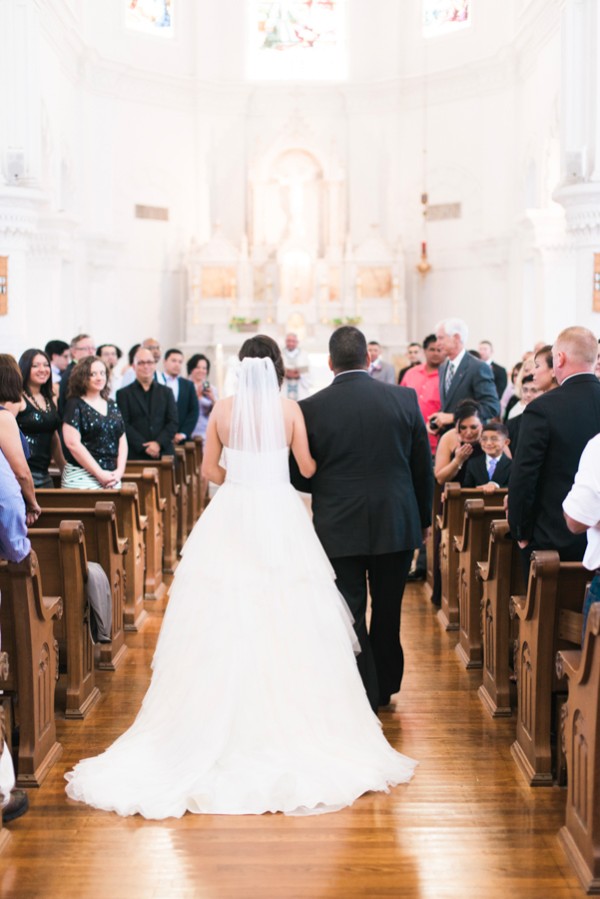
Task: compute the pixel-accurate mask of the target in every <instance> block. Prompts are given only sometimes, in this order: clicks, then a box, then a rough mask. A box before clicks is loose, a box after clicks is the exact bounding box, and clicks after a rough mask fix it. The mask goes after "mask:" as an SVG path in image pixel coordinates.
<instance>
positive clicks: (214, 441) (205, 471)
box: [202, 403, 227, 484]
mask: <svg viewBox="0 0 600 899" xmlns="http://www.w3.org/2000/svg"><path fill="white" fill-rule="evenodd" d="M219 411H220V409H219V404H218V403H217V404H216V405H215V406H214V408H213V410H212V413H211V416H210V418H209V419H208V427H207V429H206V443H205V445H204V453H203V456H202V477H204V478H207V480H209V481H212V483H213V484H222V483H223V481H224V480H225V475H226V474H227V472H226V471H225V469H224V468H223V467H222V466H221V465H219V459H220V458H221V453H222V451H223V444H222V443H221V440H220V438H219V434H218V432H217V418H218V415H219Z"/></svg>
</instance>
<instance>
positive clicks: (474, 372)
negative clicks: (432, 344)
mask: <svg viewBox="0 0 600 899" xmlns="http://www.w3.org/2000/svg"><path fill="white" fill-rule="evenodd" d="M436 336H437V339H438V343H439V344H440V345H441V346H442V347H443V349H444V350H445V351H446V361H445V362H443V363H442V365H440V400H441V403H442V411H441V412H436V413H434V414H433V415H431V416H430V417H429V427H430V428H431V429H432V430H434V431H436V430H439V429H442V428H449V427H452V425H453V424H454V413H455V411H456V407H457V406H458V405H459V403H461V402H462V400H466V399H470V400H474V401H475V402H476V403H477V405H478V406H479V408H480V410H481V419H482V421H489V420H490V419H491V418H495V417H496V416H497V415H499V414H500V401H499V400H498V394H497V392H496V385H495V384H494V376H493V374H492V370H491V368H490V367H489V365H487V363H485V362H482V361H481V360H480V359H475V357H474V356H471V355H470V354H469V353H468V352H467V350H466V343H467V339H468V337H469V329H468V327H467V325H466V323H465V322H464V321H462V319H460V318H447V319H445V320H444V321H442V322H440V323H439V325H438V326H437V328H436Z"/></svg>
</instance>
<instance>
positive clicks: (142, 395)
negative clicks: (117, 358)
mask: <svg viewBox="0 0 600 899" xmlns="http://www.w3.org/2000/svg"><path fill="white" fill-rule="evenodd" d="M133 370H134V372H135V381H134V382H133V384H130V385H129V387H122V388H121V389H120V390H119V392H118V393H117V403H118V404H119V408H120V410H121V412H122V414H123V419H124V421H125V429H126V434H127V442H128V444H129V458H130V459H146V460H150V459H160V457H161V456H172V455H174V449H173V438H174V437H175V434H177V432H178V430H179V414H178V412H177V404H176V402H175V398H174V396H173V392H172V391H171V390H169V388H168V387H165V386H164V384H159V383H158V381H156V380H155V377H154V376H155V372H156V361H155V359H154V355H153V354H152V352H151V351H150V350H149V349H145V348H144V347H140V348H139V350H138V351H137V353H136V354H135V356H134V359H133Z"/></svg>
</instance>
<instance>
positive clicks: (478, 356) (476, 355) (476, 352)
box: [468, 350, 481, 359]
mask: <svg viewBox="0 0 600 899" xmlns="http://www.w3.org/2000/svg"><path fill="white" fill-rule="evenodd" d="M468 352H469V356H472V357H473V359H481V353H480V352H479V350H469V351H468Z"/></svg>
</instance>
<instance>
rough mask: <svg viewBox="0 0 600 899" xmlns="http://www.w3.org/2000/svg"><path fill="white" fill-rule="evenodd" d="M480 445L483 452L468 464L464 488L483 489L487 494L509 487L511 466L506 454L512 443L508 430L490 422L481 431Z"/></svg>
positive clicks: (497, 423)
mask: <svg viewBox="0 0 600 899" xmlns="http://www.w3.org/2000/svg"><path fill="white" fill-rule="evenodd" d="M479 443H480V445H481V449H482V450H483V452H482V453H481V455H478V456H477V457H475V458H473V457H471V458H470V459H469V461H468V462H467V470H466V474H465V478H464V481H463V487H482V488H483V490H484V492H485V493H493V492H494V491H495V490H497V489H498V488H499V487H508V477H509V475H510V464H511V460H510V459H509V457H508V456H507V454H506V452H505V450H506V448H507V446H508V444H509V443H510V438H509V436H508V428H507V427H506V425H503V424H500V422H498V421H490V422H488V424H486V425H484V426H483V428H482V429H481V437H480V438H479Z"/></svg>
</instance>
